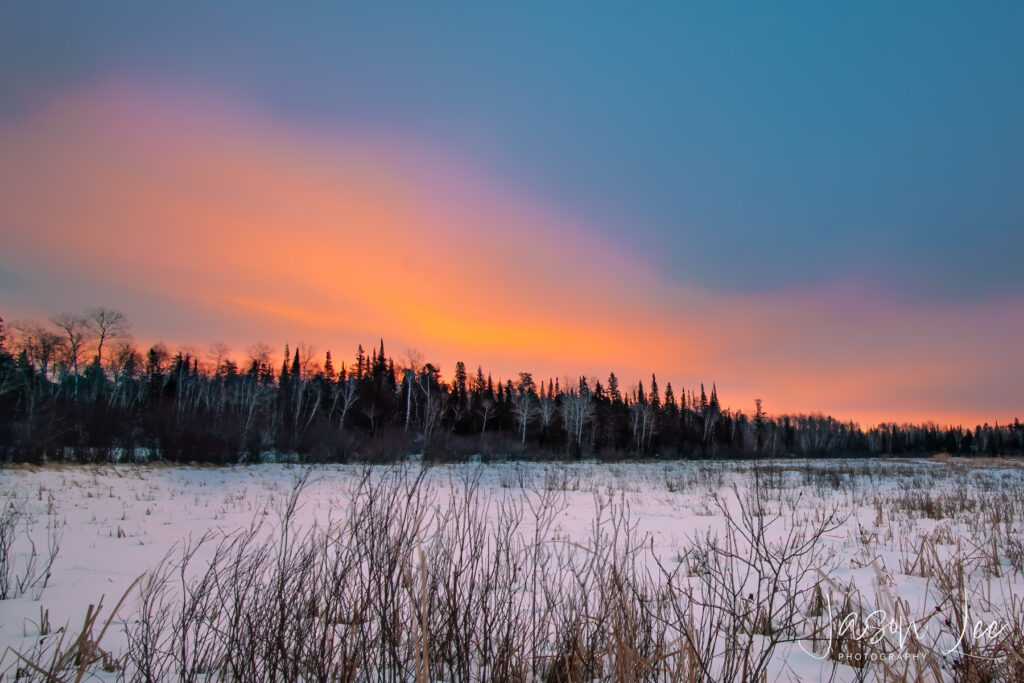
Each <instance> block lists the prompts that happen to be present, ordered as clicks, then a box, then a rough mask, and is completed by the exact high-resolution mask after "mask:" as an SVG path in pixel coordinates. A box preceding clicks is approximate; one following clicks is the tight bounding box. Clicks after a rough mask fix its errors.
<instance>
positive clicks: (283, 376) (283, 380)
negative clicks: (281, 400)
mask: <svg viewBox="0 0 1024 683" xmlns="http://www.w3.org/2000/svg"><path fill="white" fill-rule="evenodd" d="M289 356H291V351H290V350H289V348H288V345H287V344H285V345H284V360H283V361H281V373H280V374H279V375H278V376H277V383H278V384H279V385H280V386H282V387H284V386H286V385H287V384H288V358H289Z"/></svg>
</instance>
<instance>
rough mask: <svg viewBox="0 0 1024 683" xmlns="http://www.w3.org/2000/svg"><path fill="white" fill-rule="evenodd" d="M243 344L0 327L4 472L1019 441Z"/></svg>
mask: <svg viewBox="0 0 1024 683" xmlns="http://www.w3.org/2000/svg"><path fill="white" fill-rule="evenodd" d="M271 357H272V356H271V349H270V348H269V347H267V346H266V345H263V344H257V345H254V346H252V347H250V348H249V349H247V350H246V352H245V356H244V358H242V359H239V358H237V357H232V355H231V353H230V351H229V349H228V348H227V347H225V346H224V345H223V344H214V345H212V346H211V347H210V348H209V349H208V350H206V351H203V352H198V351H196V350H194V349H182V350H178V351H173V352H172V351H171V350H170V349H168V348H167V347H166V346H165V345H163V344H156V345H154V346H153V347H151V348H149V349H146V350H142V349H138V348H136V347H135V346H134V345H133V344H132V341H131V337H130V328H129V324H128V321H127V320H126V319H125V316H124V315H122V314H121V313H119V312H117V311H114V310H111V309H107V308H96V309H92V310H90V311H88V312H86V314H84V315H75V314H64V315H60V316H55V317H54V318H52V319H51V320H50V321H49V323H48V324H45V325H42V324H38V323H32V322H16V323H12V324H10V325H9V326H7V327H6V328H5V327H4V324H3V320H2V318H0V455H2V457H3V459H4V460H5V461H8V462H11V461H29V462H42V461H54V460H58V461H80V462H109V461H117V460H132V459H163V460H167V461H174V462H192V461H194V462H204V463H217V464H229V463H245V462H260V461H264V460H268V459H289V460H290V459H298V460H302V461H370V462H374V461H381V462H382V461H389V460H393V459H395V458H398V457H402V456H405V455H410V454H416V453H422V454H424V457H426V458H428V459H432V460H439V461H446V460H458V459H464V458H466V457H469V456H471V455H475V454H480V455H482V456H485V457H486V456H490V455H495V456H505V455H508V456H518V457H532V458H581V457H583V458H595V457H596V458H605V459H621V458H650V457H664V458H677V457H697V458H744V457H782V456H810V457H822V456H864V455H882V454H891V455H927V454H932V453H938V452H946V453H950V454H954V455H976V454H977V455H981V454H987V455H1003V454H1020V453H1021V452H1022V450H1024V427H1022V426H1021V425H1020V422H1019V421H1018V420H1014V421H1013V423H1012V424H1006V425H999V424H994V425H988V424H985V425H978V426H976V427H973V428H970V427H966V428H964V427H961V426H955V427H954V426H948V425H945V426H939V425H935V424H881V425H878V426H875V427H872V428H870V429H862V428H861V427H860V426H859V425H857V424H854V423H853V422H843V421H840V420H837V419H834V418H832V417H826V416H823V415H820V414H819V415H774V416H770V415H768V414H766V413H765V412H764V411H763V410H762V406H761V402H760V401H757V403H756V405H755V406H753V412H752V413H751V414H747V413H745V412H743V411H741V410H730V409H725V408H723V407H722V403H721V400H720V399H719V396H718V392H717V389H716V387H715V385H713V384H712V385H711V387H710V391H708V390H706V389H705V387H704V386H703V385H699V386H694V387H687V388H686V389H684V388H683V387H678V388H674V387H673V386H672V384H671V383H666V384H665V386H664V389H662V388H661V387H660V386H659V383H658V380H657V378H656V377H655V376H654V375H652V376H651V378H650V380H649V382H647V384H646V385H645V384H644V383H638V384H637V385H635V386H631V387H630V388H628V389H627V388H624V387H621V386H620V385H619V381H618V379H617V378H616V376H615V374H614V373H611V374H609V375H608V377H607V378H605V379H604V380H595V379H587V378H583V377H578V378H575V379H572V380H564V379H563V380H559V379H550V378H536V377H533V376H532V375H531V374H530V373H529V372H521V373H519V374H518V376H516V377H510V378H499V377H493V376H492V375H491V374H490V373H488V372H487V371H485V370H484V369H483V368H481V367H477V368H475V369H471V368H467V366H466V365H465V364H464V363H461V362H460V363H457V364H456V365H455V367H454V368H453V369H452V373H451V374H450V375H448V376H445V375H443V374H442V372H441V370H440V369H439V368H438V367H436V366H435V365H433V364H432V363H430V362H425V361H424V360H423V359H422V358H419V357H417V354H415V353H407V354H406V355H405V356H404V357H402V358H400V359H396V358H395V357H393V356H390V355H388V353H387V352H386V350H385V347H384V342H383V341H381V342H380V343H379V345H377V344H375V345H374V346H373V347H372V348H371V349H370V351H369V352H367V351H366V350H365V349H364V348H363V347H362V346H360V347H359V348H358V349H357V350H356V351H355V353H354V355H353V356H351V357H350V358H349V359H347V360H341V359H339V358H335V357H332V355H331V352H330V351H327V352H326V353H324V354H322V355H321V354H318V353H314V352H313V351H312V350H311V349H310V348H308V347H306V346H303V345H301V344H300V345H299V346H298V347H295V348H289V347H288V346H285V348H284V358H283V361H282V362H281V363H280V364H277V363H272V362H271Z"/></svg>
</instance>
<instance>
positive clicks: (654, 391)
mask: <svg viewBox="0 0 1024 683" xmlns="http://www.w3.org/2000/svg"><path fill="white" fill-rule="evenodd" d="M649 398H650V402H651V407H652V408H654V409H655V410H657V409H658V408H660V407H661V396H659V394H658V379H657V378H656V377H655V376H654V373H653V372H652V373H651V393H650V396H649Z"/></svg>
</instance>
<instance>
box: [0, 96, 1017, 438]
mask: <svg viewBox="0 0 1024 683" xmlns="http://www.w3.org/2000/svg"><path fill="white" fill-rule="evenodd" d="M0 149H2V150H3V154H0V237H2V239H3V244H4V245H5V248H4V254H3V256H0V266H2V267H3V269H4V271H5V273H6V277H4V278H0V291H2V292H3V294H4V300H5V301H4V306H5V308H6V309H7V310H4V311H3V314H4V316H5V317H16V316H25V315H35V316H38V317H43V316H45V315H49V314H50V313H53V312H57V311H58V310H63V309H65V308H75V307H85V306H89V305H95V304H104V305H111V306H115V307H119V308H122V309H123V310H125V311H126V312H127V313H128V314H129V315H130V317H131V318H132V319H133V320H134V321H135V322H136V327H137V330H138V331H139V333H140V334H141V335H152V336H153V337H154V338H156V337H160V338H164V339H168V340H172V341H174V342H181V343H195V344H202V343H205V342H208V341H210V340H213V339H220V338H223V339H227V340H229V341H230V342H231V343H232V344H233V345H235V347H236V348H241V347H243V346H244V345H245V344H247V343H250V342H253V341H257V340H259V339H265V340H268V341H272V342H274V343H282V344H283V342H284V341H285V340H291V341H292V342H293V343H294V342H295V341H297V340H298V339H300V338H301V339H303V340H306V341H309V342H313V343H314V344H316V345H317V346H318V347H319V348H321V349H325V348H331V349H332V350H333V351H334V353H335V357H336V358H338V357H340V356H341V355H345V356H347V354H348V352H349V350H351V349H353V348H354V347H355V345H356V344H357V343H360V342H362V343H364V344H372V343H374V341H375V340H376V338H377V337H378V336H383V337H384V339H385V342H386V343H387V344H388V346H389V347H390V350H391V351H393V352H396V353H397V354H398V355H400V354H401V350H403V349H405V348H406V347H412V346H416V347H419V348H420V349H421V350H423V351H424V352H425V353H426V355H427V356H428V358H431V359H434V360H436V361H438V362H440V363H441V364H442V366H443V368H444V367H446V368H447V369H448V370H450V368H451V366H452V364H453V363H454V361H455V360H459V359H461V360H465V361H467V362H468V363H470V364H472V365H473V366H475V365H476V364H477V363H480V364H482V365H484V367H485V368H488V367H489V368H491V369H493V370H494V371H495V372H496V373H498V374H501V375H504V376H509V375H512V374H513V373H515V372H517V371H519V370H532V371H534V372H535V373H537V374H538V375H541V376H561V375H562V374H563V373H581V374H589V375H595V376H599V377H600V378H602V379H603V378H604V377H605V376H606V375H607V372H608V371H609V370H615V371H616V372H617V373H619V374H620V375H622V376H624V377H625V378H627V380H629V379H634V380H635V379H638V378H643V379H645V381H646V379H647V377H648V376H649V372H650V371H652V370H653V371H655V372H657V374H658V377H659V380H660V382H661V383H662V386H664V383H665V382H666V381H668V380H671V381H672V382H673V384H674V386H675V387H676V389H677V391H678V390H679V387H680V385H682V386H685V387H686V388H687V389H689V388H692V387H693V386H694V385H695V384H696V383H697V382H699V381H706V382H710V381H711V380H712V379H714V380H716V381H718V383H719V388H720V391H721V392H722V394H723V399H724V400H725V401H726V403H727V404H732V405H733V406H734V407H742V408H745V409H749V408H750V407H751V405H752V403H753V398H754V397H755V396H756V397H762V398H764V399H765V401H766V405H767V406H768V408H769V409H770V410H771V411H772V412H783V411H811V410H815V409H820V410H822V411H825V412H832V413H833V414H836V415H837V416H840V417H849V418H854V419H857V420H861V421H864V422H875V421H878V420H882V419H920V418H923V417H934V418H936V419H940V420H944V421H945V420H949V421H960V420H963V421H968V422H969V421H972V420H981V419H996V418H998V419H1008V418H1011V417H1013V416H1014V411H1015V410H1016V411H1017V412H1020V410H1019V409H1020V408H1021V407H1024V400H1022V399H1024V396H1022V392H1021V389H1020V387H1021V386H1022V385H1024V367H1022V363H1021V361H1020V360H1019V359H1018V358H1016V352H1015V343H1014V342H1013V339H1014V338H1019V336H1020V334H1021V333H1022V332H1024V324H1022V322H1021V321H1022V320H1024V316H1022V315H1021V313H1024V310H1021V309H1022V308H1024V307H1022V306H1020V305H1019V304H1018V305H1015V304H1009V305H1008V304H1005V303H1003V304H1000V306H999V307H995V306H994V305H983V304H966V303H958V304H955V305H954V304H950V305H948V306H942V305H930V306H927V307H923V308H922V307H910V306H909V305H907V304H896V303H891V302H888V301H885V300H883V299H880V298H879V297H878V295H877V294H869V293H866V292H864V291H861V290H858V289H857V288H854V287H849V286H844V285H843V283H838V282H837V283H835V284H834V285H833V286H831V287H829V288H826V289H825V290H819V291H813V292H809V291H802V290H792V291H784V292H774V293H770V294H757V293H746V294H738V293H734V294H722V293H712V292H706V291H701V290H699V289H695V288H693V287H683V286H680V285H678V284H676V283H673V282H670V281H669V280H668V279H667V278H665V277H663V276H659V275H658V272H659V269H658V268H655V267H653V265H652V263H653V262H654V261H655V260H656V259H654V258H645V257H644V255H642V254H638V253H632V252H629V251H626V250H623V249H622V248H621V247H620V246H617V245H613V244H610V243H608V242H606V241H603V240H602V239H600V238H598V237H597V236H596V235H595V233H593V232H592V231H589V230H588V229H587V226H585V225H581V224H579V223H577V222H576V221H575V220H574V219H573V217H571V216H567V215H564V214H563V213H560V212H559V211H557V210H555V209H553V208H552V207H549V206H545V205H543V204H542V203H541V202H539V201H537V200H535V199H533V198H531V197H530V196H527V194H526V193H524V192H523V191H521V190H517V189H516V188H515V187H508V186H506V184H505V183H503V182H502V181H501V179H500V178H499V177H496V176H495V175H493V174H489V173H488V172H487V171H486V170H484V169H480V168H475V167H473V166H472V165H471V164H469V163H467V162H465V161H463V160H459V159H453V158H449V157H446V156H445V154H444V152H443V151H442V150H437V149H432V148H431V147H430V146H429V145H426V144H423V143H422V142H421V141H417V140H411V139H407V138H403V137H402V136H401V135H400V134H396V133H394V132H387V131H380V130H368V129H361V130H335V129H312V128H297V127H295V126H288V125H284V124H281V123H278V122H275V121H274V120H272V119H270V118H267V117H265V116H261V115H260V114H259V113H258V112H256V111H253V110H251V109H249V108H246V107H244V106H241V105H238V104H234V103H229V102H226V101H223V100H219V99H216V98H213V97H210V96H208V95H205V94H202V93H197V92H195V91H186V90H174V89H168V90H158V89H154V88H152V87H148V86H147V87H139V86H136V85H133V84H129V83H114V84H109V83H108V84H105V85H98V86H92V87H87V88H80V89H75V90H68V91H65V92H61V93H58V94H56V95H51V96H48V97H47V98H46V99H43V100H40V101H39V102H37V103H36V105H35V106H34V107H30V108H25V109H23V110H20V111H19V112H17V113H15V114H12V115H11V116H10V118H8V119H7V120H3V121H0Z"/></svg>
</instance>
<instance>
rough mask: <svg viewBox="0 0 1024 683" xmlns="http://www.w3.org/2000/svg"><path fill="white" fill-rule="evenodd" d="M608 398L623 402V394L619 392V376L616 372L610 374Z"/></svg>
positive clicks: (614, 401)
mask: <svg viewBox="0 0 1024 683" xmlns="http://www.w3.org/2000/svg"><path fill="white" fill-rule="evenodd" d="M608 398H610V399H611V401H612V403H622V394H621V393H619V378H618V377H616V376H615V373H614V372H612V373H609V374H608Z"/></svg>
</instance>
